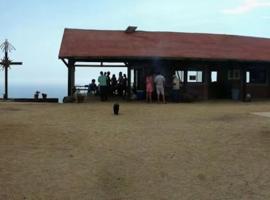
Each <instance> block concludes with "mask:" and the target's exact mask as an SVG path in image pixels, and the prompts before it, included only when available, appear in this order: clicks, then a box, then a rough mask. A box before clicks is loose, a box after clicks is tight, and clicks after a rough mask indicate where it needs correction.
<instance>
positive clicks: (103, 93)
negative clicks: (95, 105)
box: [98, 71, 108, 101]
mask: <svg viewBox="0 0 270 200" xmlns="http://www.w3.org/2000/svg"><path fill="white" fill-rule="evenodd" d="M98 82H99V86H100V100H101V101H106V100H107V99H108V97H107V77H106V76H105V75H104V74H103V72H102V71H101V72H100V76H99V77H98Z"/></svg>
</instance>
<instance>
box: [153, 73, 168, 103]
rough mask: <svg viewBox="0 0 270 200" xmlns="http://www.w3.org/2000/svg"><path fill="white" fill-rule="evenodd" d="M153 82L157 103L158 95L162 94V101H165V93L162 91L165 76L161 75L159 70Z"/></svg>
mask: <svg viewBox="0 0 270 200" xmlns="http://www.w3.org/2000/svg"><path fill="white" fill-rule="evenodd" d="M154 82H155V84H156V91H157V100H158V103H159V102H160V95H161V96H162V101H163V103H165V93H164V86H165V77H164V76H163V75H161V74H160V72H158V73H157V75H156V77H155V80H154Z"/></svg>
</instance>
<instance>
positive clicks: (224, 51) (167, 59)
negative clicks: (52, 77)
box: [59, 27, 270, 100]
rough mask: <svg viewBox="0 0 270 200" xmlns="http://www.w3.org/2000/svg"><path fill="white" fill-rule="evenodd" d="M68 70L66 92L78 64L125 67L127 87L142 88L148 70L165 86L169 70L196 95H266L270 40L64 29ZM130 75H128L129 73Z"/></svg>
mask: <svg viewBox="0 0 270 200" xmlns="http://www.w3.org/2000/svg"><path fill="white" fill-rule="evenodd" d="M59 59H61V60H62V61H63V62H64V63H65V65H66V66H67V71H68V95H71V94H72V88H73V86H74V85H75V68H76V67H104V66H107V67H126V68H127V72H128V88H129V90H128V91H129V94H130V91H131V87H136V89H137V90H144V88H145V76H146V74H147V73H149V72H150V73H151V72H152V73H156V72H157V71H159V72H161V73H162V74H163V75H164V76H165V78H166V91H167V93H169V91H170V90H171V81H172V75H173V74H176V75H177V76H178V77H179V78H180V79H181V81H182V82H183V88H184V90H185V92H186V93H189V94H192V95H194V96H196V97H198V99H205V100H206V99H218V98H219V99H230V98H232V97H233V96H234V98H237V99H239V100H241V99H244V98H245V95H246V94H247V93H249V94H251V96H252V98H269V97H270V39H268V38H258V37H246V36H235V35H222V34H201V33H178V32H148V31H136V27H128V28H127V29H126V30H125V31H115V30H81V29H65V30H64V34H63V39H62V43H61V47H60V52H59ZM131 77H132V78H131Z"/></svg>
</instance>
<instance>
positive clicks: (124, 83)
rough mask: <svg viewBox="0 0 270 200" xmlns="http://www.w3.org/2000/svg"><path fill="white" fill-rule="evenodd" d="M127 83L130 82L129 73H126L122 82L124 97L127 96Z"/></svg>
mask: <svg viewBox="0 0 270 200" xmlns="http://www.w3.org/2000/svg"><path fill="white" fill-rule="evenodd" d="M127 83H128V79H127V75H126V74H124V75H123V83H122V87H123V97H126V96H127Z"/></svg>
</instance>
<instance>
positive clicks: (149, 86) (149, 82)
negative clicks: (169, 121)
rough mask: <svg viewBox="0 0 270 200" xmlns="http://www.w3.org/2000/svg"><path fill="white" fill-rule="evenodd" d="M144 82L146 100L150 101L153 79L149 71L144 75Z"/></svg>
mask: <svg viewBox="0 0 270 200" xmlns="http://www.w3.org/2000/svg"><path fill="white" fill-rule="evenodd" d="M145 83H146V101H147V102H150V103H152V93H153V90H154V86H153V85H154V81H153V76H152V75H151V74H150V73H149V74H148V75H147V76H146V80H145Z"/></svg>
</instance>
